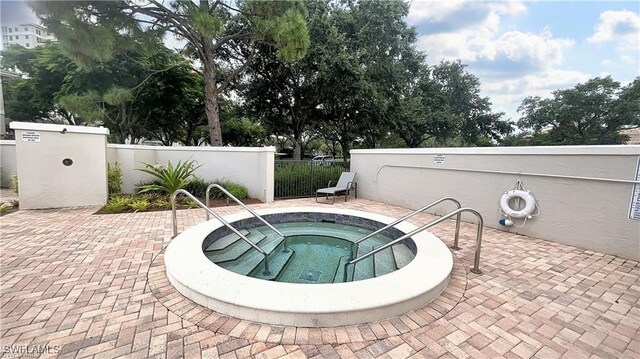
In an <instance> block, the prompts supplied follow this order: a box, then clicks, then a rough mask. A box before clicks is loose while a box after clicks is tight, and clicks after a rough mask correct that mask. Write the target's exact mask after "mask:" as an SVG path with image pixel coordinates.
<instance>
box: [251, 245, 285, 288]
mask: <svg viewBox="0 0 640 359" xmlns="http://www.w3.org/2000/svg"><path fill="white" fill-rule="evenodd" d="M293 254H294V251H293V250H289V251H288V252H283V251H282V246H281V245H280V246H279V247H278V248H277V249H276V250H275V251H274V252H273V254H272V255H270V256H269V270H270V271H271V273H270V274H264V265H258V266H257V267H256V268H255V269H254V270H252V271H251V273H249V277H253V278H259V279H266V280H274V279H276V278H277V277H278V275H280V272H282V269H283V268H284V267H285V266H286V265H287V263H289V260H290V259H291V257H293ZM263 257H264V256H263Z"/></svg>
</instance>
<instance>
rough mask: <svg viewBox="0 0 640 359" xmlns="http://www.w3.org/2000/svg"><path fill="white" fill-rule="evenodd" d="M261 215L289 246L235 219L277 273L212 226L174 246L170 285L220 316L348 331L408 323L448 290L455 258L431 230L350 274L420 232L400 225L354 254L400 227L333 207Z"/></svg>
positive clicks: (169, 256)
mask: <svg viewBox="0 0 640 359" xmlns="http://www.w3.org/2000/svg"><path fill="white" fill-rule="evenodd" d="M258 213H259V214H260V215H261V216H263V217H264V218H265V219H266V220H267V221H268V222H269V223H271V224H273V225H274V227H275V228H277V229H278V230H280V231H281V232H282V233H283V234H285V236H286V237H287V238H286V240H285V239H282V238H281V237H280V236H279V235H276V234H275V233H273V232H272V231H271V232H270V230H269V229H265V228H266V227H265V228H263V227H261V226H262V223H261V222H258V221H257V220H256V219H255V218H253V217H252V216H251V215H250V214H249V213H247V212H244V213H238V214H234V215H230V216H227V217H225V219H226V220H227V221H228V222H229V223H231V224H232V225H233V226H234V227H236V228H238V229H240V230H241V231H243V234H245V235H246V237H247V238H248V239H249V240H250V241H252V242H254V243H255V244H256V245H257V246H258V247H260V248H262V249H263V250H265V251H266V252H267V253H269V255H268V259H269V271H265V267H264V257H263V256H261V255H260V254H259V253H257V251H255V250H254V249H252V248H249V247H250V246H249V245H248V244H246V243H244V241H234V240H233V239H232V238H231V237H232V236H233V234H230V230H229V229H228V228H226V227H225V226H224V225H222V224H221V223H220V222H219V221H217V220H211V221H208V222H205V223H201V224H199V225H196V226H194V227H192V228H189V229H187V230H185V231H184V232H182V233H181V234H180V235H178V236H177V237H176V238H174V239H173V240H172V241H171V243H170V244H169V246H168V247H167V250H166V254H165V265H166V270H167V276H168V278H169V281H170V282H171V283H172V284H173V285H174V286H175V288H176V289H177V290H178V291H179V292H180V293H182V294H183V295H184V296H186V297H188V298H189V299H191V300H193V301H194V302H196V303H198V304H200V305H202V306H205V307H208V308H210V309H212V310H214V311H216V312H219V313H222V314H225V315H229V316H233V317H236V318H240V319H245V320H250V321H256V322H263V323H269V324H276V325H289V326H299V327H330V326H343V325H352V324H359V323H366V322H371V321H375V320H381V319H386V318H390V317H394V316H398V315H401V314H404V313H406V312H409V311H411V310H414V309H417V308H420V307H422V306H424V305H426V304H427V303H429V302H431V301H432V300H433V299H435V298H436V297H437V296H438V295H439V294H440V293H441V292H442V291H443V290H444V289H445V287H446V285H447V283H448V280H449V276H450V273H451V270H452V267H453V257H452V255H451V252H450V251H449V249H448V248H447V247H446V246H445V245H444V243H442V242H441V241H440V240H439V239H438V238H437V237H435V236H434V235H433V234H431V233H428V232H426V231H424V232H422V233H419V234H417V235H414V236H412V237H411V238H410V239H406V240H404V241H402V242H400V243H399V244H397V245H394V246H393V247H391V248H388V250H386V252H388V253H387V254H385V253H384V251H381V252H379V253H377V254H376V255H375V256H371V257H369V258H367V259H365V260H362V261H361V262H359V263H358V264H357V265H355V266H354V265H351V266H347V267H346V269H345V266H344V264H345V263H346V262H348V261H349V260H350V259H351V258H353V257H354V256H356V257H357V256H360V255H363V254H365V253H367V252H369V251H370V250H372V249H373V248H376V246H378V247H379V246H380V245H383V244H384V243H385V241H387V242H388V241H391V240H393V239H395V238H399V237H400V236H402V235H403V234H405V233H408V232H410V231H412V230H414V229H416V227H415V226H414V225H412V224H410V223H407V222H401V223H399V224H397V225H396V226H394V227H393V228H391V229H389V230H387V231H385V232H382V233H381V234H380V235H379V236H376V237H377V238H376V237H374V238H372V240H366V241H364V242H362V243H361V244H360V245H358V246H355V247H356V248H357V249H356V250H355V252H353V251H352V252H351V253H350V254H349V250H352V248H353V246H352V245H351V243H353V242H356V241H357V240H358V239H359V238H362V237H364V236H365V235H366V234H368V233H371V232H373V231H374V230H376V229H378V228H381V227H383V226H384V225H385V224H387V223H391V222H393V221H394V219H393V218H390V217H387V216H382V215H378V214H372V213H368V212H362V211H354V210H346V209H335V208H326V207H325V208H317V207H296V208H277V209H268V210H262V211H258ZM285 241H286V242H285ZM234 243H235V244H234ZM242 246H244V247H246V248H244V249H243V248H242ZM397 246H398V247H399V248H398V249H397V250H395V249H394V250H393V251H392V249H393V248H394V247H397ZM347 254H349V255H347ZM375 257H378V258H379V259H375ZM385 261H386V262H385ZM389 263H393V265H392V264H389Z"/></svg>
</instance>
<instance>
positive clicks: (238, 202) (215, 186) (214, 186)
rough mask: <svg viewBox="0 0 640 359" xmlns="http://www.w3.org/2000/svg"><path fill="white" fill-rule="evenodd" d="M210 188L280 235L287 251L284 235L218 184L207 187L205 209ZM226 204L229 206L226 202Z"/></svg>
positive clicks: (284, 249)
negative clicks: (216, 190)
mask: <svg viewBox="0 0 640 359" xmlns="http://www.w3.org/2000/svg"><path fill="white" fill-rule="evenodd" d="M212 188H217V189H218V190H220V191H221V192H222V193H224V194H226V195H227V198H231V199H232V200H234V201H235V202H236V203H237V204H239V205H241V206H242V207H244V209H246V210H247V212H249V213H251V214H252V215H253V216H254V217H256V218H257V219H259V220H260V221H262V223H264V224H266V225H267V227H269V228H271V229H272V230H273V231H274V232H276V233H278V235H280V237H283V238H284V241H283V242H284V244H283V247H284V248H283V249H282V250H283V251H284V252H288V251H289V249H288V248H287V236H285V235H284V234H282V232H280V231H279V230H277V229H276V228H275V227H274V226H272V225H271V223H269V222H267V221H266V220H265V219H264V218H262V217H261V216H260V215H259V214H257V213H256V212H255V211H254V210H252V209H251V208H249V207H247V205H245V204H244V203H242V201H240V200H239V199H237V198H236V196H234V195H232V194H231V193H230V192H229V191H227V190H226V189H224V187H222V186H220V185H219V184H215V183H212V184H210V185H209V186H208V187H207V192H206V194H205V203H206V205H207V207H209V201H210V198H209V196H210V194H211V189H212ZM227 204H229V203H228V202H227ZM209 218H210V217H209V212H207V221H208V220H209Z"/></svg>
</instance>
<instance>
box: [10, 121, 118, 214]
mask: <svg viewBox="0 0 640 359" xmlns="http://www.w3.org/2000/svg"><path fill="white" fill-rule="evenodd" d="M10 127H11V128H12V129H14V130H15V133H16V164H17V173H18V190H19V200H20V209H38V208H56V207H74V206H90V205H104V204H105V203H106V202H107V197H108V193H107V165H106V157H107V156H106V145H107V135H108V134H109V130H107V129H106V128H101V127H85V126H66V125H53V124H42V123H26V122H11V124H10Z"/></svg>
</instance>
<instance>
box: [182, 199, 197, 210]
mask: <svg viewBox="0 0 640 359" xmlns="http://www.w3.org/2000/svg"><path fill="white" fill-rule="evenodd" d="M184 204H186V205H187V208H198V207H199V206H198V203H196V201H194V200H192V199H191V198H187V199H186V201H184Z"/></svg>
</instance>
